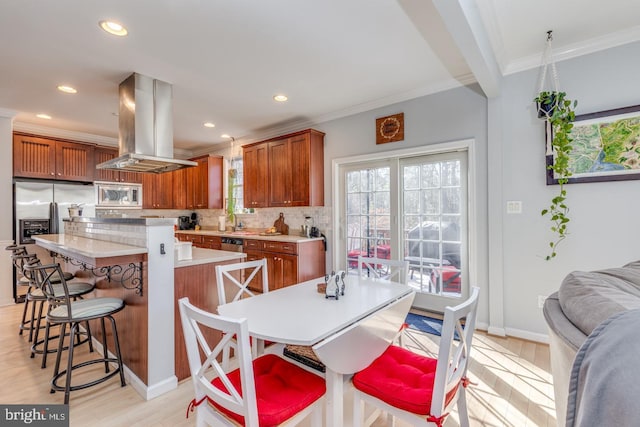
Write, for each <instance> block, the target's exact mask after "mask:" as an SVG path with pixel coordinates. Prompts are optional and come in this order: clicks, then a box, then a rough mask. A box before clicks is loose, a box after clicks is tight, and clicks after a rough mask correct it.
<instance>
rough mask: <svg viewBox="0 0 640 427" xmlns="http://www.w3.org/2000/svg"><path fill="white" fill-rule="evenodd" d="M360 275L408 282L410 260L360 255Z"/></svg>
mask: <svg viewBox="0 0 640 427" xmlns="http://www.w3.org/2000/svg"><path fill="white" fill-rule="evenodd" d="M358 275H359V276H360V277H369V278H372V279H382V280H392V281H395V282H399V283H404V284H405V285H406V284H408V279H409V261H404V260H395V259H386V258H370V257H363V256H362V255H360V256H358Z"/></svg>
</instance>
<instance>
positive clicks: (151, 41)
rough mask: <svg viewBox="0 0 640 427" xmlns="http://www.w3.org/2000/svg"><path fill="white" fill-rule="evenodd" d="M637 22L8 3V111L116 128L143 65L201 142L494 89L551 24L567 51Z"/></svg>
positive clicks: (432, 10)
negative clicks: (281, 97)
mask: <svg viewBox="0 0 640 427" xmlns="http://www.w3.org/2000/svg"><path fill="white" fill-rule="evenodd" d="M103 19H112V20H117V21H119V22H121V23H123V24H124V25H125V26H126V27H127V28H128V29H129V35H128V36H127V37H124V38H116V37H114V36H111V35H108V34H106V33H104V32H103V31H102V30H100V29H99V27H98V21H100V20H103ZM639 22H640V1H638V0H608V1H606V2H604V1H601V0H536V1H525V0H475V1H474V0H268V1H267V0H180V1H178V0H135V1H131V0H109V1H86V0H85V1H78V0H56V1H49V0H19V1H18V0H13V1H9V0H5V1H2V2H1V3H0V40H1V43H0V56H1V60H0V109H6V110H10V111H11V110H13V111H15V112H16V113H17V115H16V117H15V126H16V128H18V129H20V128H23V129H36V130H38V129H43V130H45V131H46V128H49V129H64V130H66V131H73V132H80V133H87V134H93V135H97V136H99V137H106V139H110V138H117V133H118V131H117V129H118V124H117V120H118V119H117V117H116V116H115V115H114V113H115V112H116V111H117V108H118V85H119V83H120V82H121V81H122V80H124V79H125V78H126V77H127V76H128V75H130V74H131V73H132V72H138V73H141V74H145V75H148V76H151V77H154V78H157V79H160V80H164V81H167V82H169V83H171V84H172V85H173V98H174V103H173V109H174V137H175V142H174V145H175V147H176V148H178V149H182V150H188V151H191V152H193V151H202V150H206V149H207V148H210V147H212V146H213V145H215V144H218V143H223V142H224V141H225V139H224V138H222V137H221V134H223V133H226V134H229V135H232V136H234V137H235V138H236V139H242V138H244V139H245V140H250V139H254V138H258V137H264V136H270V135H273V134H274V133H276V132H280V131H283V130H293V129H299V128H302V127H303V126H309V125H313V123H318V122H321V121H325V120H327V119H331V118H337V117H341V116H345V115H348V114H352V113H355V112H360V111H365V110H369V109H371V108H376V107H379V106H383V105H388V104H391V103H394V102H398V101H402V100H406V99H411V98H415V97H418V96H422V95H426V94H429V93H434V92H438V91H441V90H446V89H448V88H452V87H456V86H459V85H462V84H467V83H470V82H473V81H478V82H479V83H480V85H481V87H482V88H483V89H484V90H485V93H487V94H489V95H491V96H494V95H496V92H495V88H496V87H497V85H495V84H494V83H495V82H496V81H497V79H499V78H500V76H501V75H504V74H509V73H512V72H516V71H520V70H523V69H527V68H531V67H535V66H538V65H539V63H540V59H541V54H542V50H543V48H544V41H545V36H546V35H545V33H546V31H547V30H549V29H552V30H554V52H555V53H556V58H557V59H563V58H567V57H571V56H576V55H581V54H585V53H589V52H591V51H594V50H598V49H604V48H608V47H612V46H616V45H620V44H624V43H628V42H632V41H636V40H640V26H638V23H639ZM59 84H69V85H72V86H74V87H75V88H77V89H78V93H77V94H75V95H68V94H63V93H60V92H58V91H57V90H56V86H57V85H59ZM277 93H284V94H286V95H287V96H288V97H289V101H288V102H287V103H284V104H279V103H276V102H274V101H273V100H272V97H273V95H275V94H277ZM41 112H42V113H47V114H49V115H51V116H52V117H53V119H52V120H43V119H38V118H36V117H35V114H37V113H41ZM206 121H211V122H213V123H215V124H216V127H215V128H214V129H208V128H204V127H203V126H202V124H203V123H204V122H206ZM41 126H43V127H45V128H40V127H41ZM54 133H55V132H54Z"/></svg>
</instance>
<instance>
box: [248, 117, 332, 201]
mask: <svg viewBox="0 0 640 427" xmlns="http://www.w3.org/2000/svg"><path fill="white" fill-rule="evenodd" d="M265 148H266V161H265V153H264V152H263V151H261V150H264V149H265ZM243 163H244V178H245V181H244V195H245V200H244V205H245V207H247V208H249V207H264V206H273V207H289V206H323V205H324V133H322V132H319V131H316V130H313V129H307V130H304V131H300V132H296V133H292V134H289V135H284V136H281V137H277V138H272V139H269V140H266V141H261V142H258V143H255V144H251V145H247V146H244V147H243ZM264 165H266V166H264ZM262 168H264V169H265V170H266V172H265V171H264V170H263V169H262ZM265 175H266V176H265ZM265 186H266V188H268V194H265V191H264V188H265ZM265 197H266V199H267V201H266V203H265V201H264V198H265Z"/></svg>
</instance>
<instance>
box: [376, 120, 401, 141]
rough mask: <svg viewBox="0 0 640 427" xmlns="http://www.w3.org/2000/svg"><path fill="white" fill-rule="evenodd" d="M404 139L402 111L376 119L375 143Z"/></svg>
mask: <svg viewBox="0 0 640 427" xmlns="http://www.w3.org/2000/svg"><path fill="white" fill-rule="evenodd" d="M403 139H404V113H400V114H394V115H393V116H387V117H380V118H379V119H376V144H385V143H387V142H396V141H402V140H403Z"/></svg>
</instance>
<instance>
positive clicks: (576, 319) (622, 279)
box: [558, 261, 640, 335]
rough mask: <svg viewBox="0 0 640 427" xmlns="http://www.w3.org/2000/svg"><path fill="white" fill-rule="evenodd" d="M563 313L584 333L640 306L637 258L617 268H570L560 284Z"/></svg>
mask: <svg viewBox="0 0 640 427" xmlns="http://www.w3.org/2000/svg"><path fill="white" fill-rule="evenodd" d="M558 299H559V301H560V306H561V307H562V311H563V312H564V315H565V316H566V317H567V318H568V319H569V320H570V321H571V322H572V323H573V324H574V325H575V326H576V327H577V328H578V329H580V330H581V331H582V332H583V333H584V334H585V335H589V334H590V333H591V331H593V330H594V329H595V327H596V326H598V325H599V324H600V323H601V322H603V321H604V320H606V319H607V318H609V317H610V316H612V315H614V314H616V313H619V312H621V311H626V310H633V309H636V308H640V261H635V262H632V263H629V264H627V265H625V266H624V267H620V268H610V269H606V270H598V271H590V272H586V271H574V272H572V273H570V274H569V275H567V277H565V279H564V280H563V281H562V284H561V285H560V290H559V291H558Z"/></svg>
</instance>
